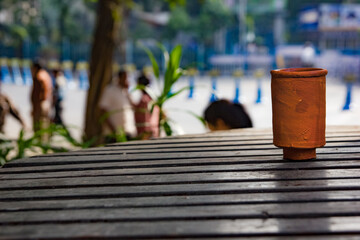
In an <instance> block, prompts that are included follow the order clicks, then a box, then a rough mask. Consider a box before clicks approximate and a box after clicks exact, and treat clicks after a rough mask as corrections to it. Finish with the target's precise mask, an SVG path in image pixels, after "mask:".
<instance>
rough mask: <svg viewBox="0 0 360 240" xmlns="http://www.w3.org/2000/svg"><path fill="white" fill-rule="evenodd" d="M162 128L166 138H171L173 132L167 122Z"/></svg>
mask: <svg viewBox="0 0 360 240" xmlns="http://www.w3.org/2000/svg"><path fill="white" fill-rule="evenodd" d="M163 128H164V131H165V133H166V136H171V135H172V133H173V131H172V129H171V126H170V125H169V123H168V122H167V121H164V123H163Z"/></svg>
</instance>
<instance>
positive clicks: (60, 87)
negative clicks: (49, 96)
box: [52, 69, 66, 126]
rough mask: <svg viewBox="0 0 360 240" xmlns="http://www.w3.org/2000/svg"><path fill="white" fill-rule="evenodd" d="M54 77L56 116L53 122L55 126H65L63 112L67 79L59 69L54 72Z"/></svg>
mask: <svg viewBox="0 0 360 240" xmlns="http://www.w3.org/2000/svg"><path fill="white" fill-rule="evenodd" d="M52 73H53V77H54V81H53V82H54V89H53V107H54V116H53V118H52V122H53V123H55V124H59V125H63V126H64V122H63V120H62V111H63V100H64V95H65V93H64V92H65V90H64V88H65V85H66V78H65V77H64V74H63V73H62V72H61V71H60V70H59V69H54V70H53V71H52Z"/></svg>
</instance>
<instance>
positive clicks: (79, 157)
mask: <svg viewBox="0 0 360 240" xmlns="http://www.w3.org/2000/svg"><path fill="white" fill-rule="evenodd" d="M359 152H360V147H356V146H355V147H341V146H338V147H336V146H334V147H330V148H319V149H317V153H318V155H319V157H321V155H322V154H341V153H347V154H352V157H355V156H356V157H357V156H359ZM114 155H115V156H114ZM264 156H269V157H270V156H271V157H276V156H282V149H278V148H275V147H274V148H272V149H268V150H259V149H249V150H246V149H245V150H240V151H233V150H231V149H229V150H227V151H216V149H214V150H213V151H206V152H199V151H197V150H196V151H195V152H189V151H184V152H172V153H163V152H161V151H159V152H154V153H152V154H151V153H147V154H144V153H139V154H126V153H124V152H122V151H119V152H117V151H112V152H107V151H105V152H99V153H96V154H94V153H79V152H74V153H73V154H72V155H67V156H52V157H49V158H48V159H46V158H34V159H32V160H31V163H32V165H35V166H38V165H46V164H49V165H54V164H56V163H59V162H61V163H64V162H70V163H74V162H76V163H80V162H81V161H89V160H91V159H96V160H98V161H99V160H104V161H107V160H110V159H117V160H141V159H144V160H154V159H156V160H159V159H184V158H187V159H195V158H216V157H227V158H238V157H258V158H261V157H264ZM23 162H24V166H26V165H27V164H26V162H29V161H28V160H27V159H23V160H22V161H14V163H13V164H14V165H15V166H23V165H22V163H23ZM14 165H13V166H14ZM29 165H31V164H29ZM9 166H10V167H11V163H10V164H9ZM4 169H6V167H5V168H4ZM0 174H1V172H0Z"/></svg>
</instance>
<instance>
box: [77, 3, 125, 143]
mask: <svg viewBox="0 0 360 240" xmlns="http://www.w3.org/2000/svg"><path fill="white" fill-rule="evenodd" d="M119 2H120V1H118V0H99V2H98V13H97V22H96V28H95V34H94V40H93V41H94V42H93V45H92V50H91V59H90V76H89V82H90V87H89V91H88V96H87V102H86V115H85V136H84V137H85V139H88V140H89V139H93V138H94V139H96V143H100V141H101V140H100V137H101V132H102V131H101V130H102V125H101V123H100V122H99V119H100V117H101V115H100V109H99V107H98V103H99V100H100V97H101V94H102V92H103V90H104V88H105V86H106V85H107V84H108V83H109V82H110V81H111V78H112V65H113V52H114V48H115V39H116V35H117V33H118V31H117V30H118V27H117V24H118V23H119V21H115V19H114V14H113V13H114V11H119V9H118V8H119ZM118 13H121V11H119V12H118Z"/></svg>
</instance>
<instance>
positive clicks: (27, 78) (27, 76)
mask: <svg viewBox="0 0 360 240" xmlns="http://www.w3.org/2000/svg"><path fill="white" fill-rule="evenodd" d="M23 80H24V85H26V86H30V85H32V81H33V79H32V75H31V69H30V67H29V66H26V67H23Z"/></svg>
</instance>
